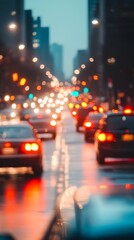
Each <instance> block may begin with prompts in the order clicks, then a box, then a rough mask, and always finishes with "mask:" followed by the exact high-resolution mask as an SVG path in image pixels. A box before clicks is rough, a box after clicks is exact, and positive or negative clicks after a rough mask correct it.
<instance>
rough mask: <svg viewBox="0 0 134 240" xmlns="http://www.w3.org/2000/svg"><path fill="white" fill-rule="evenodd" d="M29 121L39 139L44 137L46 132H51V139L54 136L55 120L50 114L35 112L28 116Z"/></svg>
mask: <svg viewBox="0 0 134 240" xmlns="http://www.w3.org/2000/svg"><path fill="white" fill-rule="evenodd" d="M29 123H30V124H31V125H32V126H33V128H34V129H35V131H36V133H37V135H38V137H39V138H40V139H45V138H46V134H51V136H52V138H53V139H55V138H56V133H57V122H56V120H54V119H53V118H52V116H51V115H50V114H47V113H39V114H35V115H33V116H32V117H30V118H29Z"/></svg>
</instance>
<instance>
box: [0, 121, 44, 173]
mask: <svg viewBox="0 0 134 240" xmlns="http://www.w3.org/2000/svg"><path fill="white" fill-rule="evenodd" d="M3 167H31V168H32V170H33V173H34V175H36V176H41V175H42V173H43V168H44V167H43V151H42V143H41V140H40V139H39V138H38V137H37V135H36V133H35V132H34V130H33V128H32V126H31V125H30V124H28V123H27V122H25V121H24V122H23V121H21V122H20V121H18V122H16V121H15V122H14V121H13V122H12V121H4V122H2V123H0V168H3Z"/></svg>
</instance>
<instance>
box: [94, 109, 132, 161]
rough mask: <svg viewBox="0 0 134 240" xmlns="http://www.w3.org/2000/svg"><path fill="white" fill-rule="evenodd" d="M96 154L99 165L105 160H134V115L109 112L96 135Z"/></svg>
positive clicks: (124, 112) (126, 112)
mask: <svg viewBox="0 0 134 240" xmlns="http://www.w3.org/2000/svg"><path fill="white" fill-rule="evenodd" d="M94 141H95V152H96V159H97V162H98V163H99V164H104V163H105V158H108V157H109V158H134V113H133V112H131V111H126V110H125V111H118V112H111V111H110V112H108V113H106V114H104V117H103V118H102V119H101V120H100V122H99V128H98V130H97V131H96V133H95V138H94Z"/></svg>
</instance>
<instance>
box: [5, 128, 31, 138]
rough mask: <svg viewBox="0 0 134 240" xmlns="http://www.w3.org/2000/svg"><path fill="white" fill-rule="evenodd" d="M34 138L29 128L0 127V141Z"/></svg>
mask: <svg viewBox="0 0 134 240" xmlns="http://www.w3.org/2000/svg"><path fill="white" fill-rule="evenodd" d="M32 137H34V133H33V131H32V129H31V128H29V127H23V126H21V127H17V126H16V127H12V126H11V127H10V126H6V127H0V139H1V138H2V139H8V138H16V139H19V138H32Z"/></svg>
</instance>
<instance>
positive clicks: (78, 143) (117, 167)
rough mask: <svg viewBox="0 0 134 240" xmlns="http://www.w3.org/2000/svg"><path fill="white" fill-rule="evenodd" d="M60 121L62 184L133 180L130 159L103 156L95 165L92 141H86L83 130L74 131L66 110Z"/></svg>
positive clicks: (133, 167) (132, 162) (77, 184)
mask: <svg viewBox="0 0 134 240" xmlns="http://www.w3.org/2000/svg"><path fill="white" fill-rule="evenodd" d="M63 120H64V122H63V133H62V149H64V151H65V152H64V153H63V154H62V155H63V157H62V158H63V160H64V161H63V165H64V168H66V169H64V172H65V173H66V177H65V183H64V185H65V186H66V187H69V186H74V185H76V186H80V185H83V184H84V185H85V184H90V185H96V184H100V183H106V184H115V185H116V184H128V183H132V184H133V183H134V177H133V176H134V174H133V173H134V161H133V160H134V159H115V158H107V159H106V164H105V165H104V166H99V165H98V163H97V161H96V154H95V147H94V143H86V142H85V141H84V134H83V132H79V133H78V132H76V130H75V123H74V119H73V118H72V116H71V114H70V112H69V111H65V112H64V114H63ZM64 162H65V164H64Z"/></svg>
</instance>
